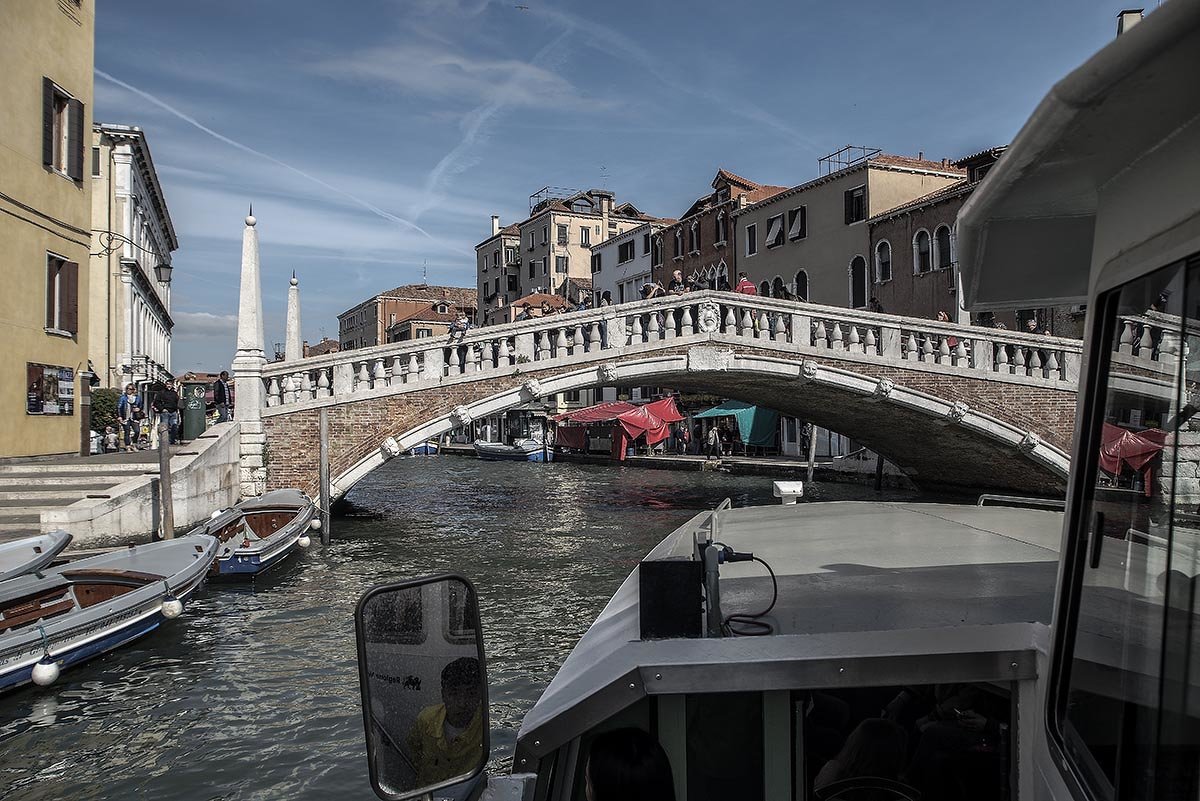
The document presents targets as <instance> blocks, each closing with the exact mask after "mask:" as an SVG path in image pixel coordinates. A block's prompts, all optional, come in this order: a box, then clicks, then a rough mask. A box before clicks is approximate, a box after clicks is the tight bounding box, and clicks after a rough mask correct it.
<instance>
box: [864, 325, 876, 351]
mask: <svg viewBox="0 0 1200 801" xmlns="http://www.w3.org/2000/svg"><path fill="white" fill-rule="evenodd" d="M863 353H866V354H867V355H869V356H878V355H879V340H878V339H876V338H875V326H871V327H870V328H868V329H867V335H866V336H865V337H864V338H863Z"/></svg>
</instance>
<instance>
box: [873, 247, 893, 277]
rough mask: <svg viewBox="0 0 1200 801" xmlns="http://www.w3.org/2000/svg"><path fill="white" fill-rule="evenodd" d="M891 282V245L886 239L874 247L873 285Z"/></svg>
mask: <svg viewBox="0 0 1200 801" xmlns="http://www.w3.org/2000/svg"><path fill="white" fill-rule="evenodd" d="M891 280H892V245H891V243H890V242H888V241H887V240H886V239H885V240H883V241H882V242H880V243H879V244H878V245H876V246H875V283H877V284H882V283H883V282H884V281H891Z"/></svg>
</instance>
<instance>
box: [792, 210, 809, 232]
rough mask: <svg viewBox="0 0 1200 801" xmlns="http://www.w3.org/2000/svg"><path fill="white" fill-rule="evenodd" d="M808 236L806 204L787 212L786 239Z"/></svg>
mask: <svg viewBox="0 0 1200 801" xmlns="http://www.w3.org/2000/svg"><path fill="white" fill-rule="evenodd" d="M806 236H808V206H801V207H800V208H798V209H792V210H791V211H789V212H788V239H803V238H804V237H806Z"/></svg>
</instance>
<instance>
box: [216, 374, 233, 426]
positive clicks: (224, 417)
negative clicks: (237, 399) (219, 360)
mask: <svg viewBox="0 0 1200 801" xmlns="http://www.w3.org/2000/svg"><path fill="white" fill-rule="evenodd" d="M213 405H215V406H216V407H217V422H218V423H227V422H229V420H230V419H231V418H232V417H233V388H232V387H230V386H229V373H228V372H227V371H225V370H222V371H221V375H219V376H218V377H217V380H216V381H214V382H213Z"/></svg>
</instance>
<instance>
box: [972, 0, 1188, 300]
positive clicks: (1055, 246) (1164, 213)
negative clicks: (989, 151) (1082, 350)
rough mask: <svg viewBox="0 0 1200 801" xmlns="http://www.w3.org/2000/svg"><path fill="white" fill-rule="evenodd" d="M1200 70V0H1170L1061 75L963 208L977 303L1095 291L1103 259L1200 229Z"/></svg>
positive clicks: (1082, 296)
mask: <svg viewBox="0 0 1200 801" xmlns="http://www.w3.org/2000/svg"><path fill="white" fill-rule="evenodd" d="M1197 75H1200V3H1195V2H1171V3H1166V4H1164V5H1163V6H1162V7H1161V8H1158V9H1156V10H1155V11H1153V12H1152V13H1150V14H1148V15H1147V16H1146V18H1145V20H1144V21H1142V22H1139V23H1138V24H1136V25H1134V26H1133V27H1131V28H1129V29H1128V30H1127V31H1126V32H1125V33H1124V34H1122V35H1121V36H1119V37H1117V38H1116V39H1115V40H1114V41H1113V42H1111V43H1110V44H1108V45H1107V46H1105V47H1104V48H1103V49H1102V50H1100V51H1099V52H1098V53H1096V55H1094V56H1093V57H1092V58H1091V59H1089V60H1088V61H1087V62H1085V63H1084V64H1083V65H1082V66H1081V67H1079V68H1078V69H1076V70H1075V71H1074V72H1072V73H1070V74H1069V75H1067V76H1066V77H1065V78H1064V79H1062V80H1061V81H1059V82H1058V83H1057V84H1055V86H1054V87H1053V88H1052V89H1051V90H1050V93H1049V94H1047V95H1046V97H1045V98H1044V99H1043V100H1042V102H1041V104H1040V105H1038V107H1037V109H1036V110H1035V111H1034V112H1033V115H1032V116H1031V117H1030V118H1029V121H1028V122H1026V124H1025V126H1024V127H1023V128H1022V129H1021V131H1020V133H1019V134H1017V137H1016V138H1015V139H1014V140H1013V143H1012V145H1011V146H1010V147H1009V148H1008V150H1007V151H1006V153H1005V154H1004V157H1003V158H1002V159H1000V161H999V162H997V164H996V166H995V167H993V168H992V170H991V171H990V172H989V173H988V175H987V177H986V178H984V180H983V183H982V184H981V185H980V187H979V188H978V189H977V190H976V191H975V192H974V193H973V194H972V196H971V197H970V198H969V199H968V201H967V202H966V203H965V204H964V205H963V208H962V210H961V211H960V212H959V215H958V233H957V241H958V259H959V269H960V271H961V274H962V281H963V285H964V290H965V293H964V294H965V304H966V306H967V307H968V308H971V309H977V310H983V309H1006V308H1028V307H1031V306H1049V305H1058V304H1068V303H1077V304H1078V303H1085V302H1087V298H1088V295H1089V289H1090V280H1091V278H1090V274H1091V271H1092V268H1093V266H1097V267H1099V266H1102V265H1105V264H1107V263H1109V262H1114V261H1120V260H1121V259H1122V258H1123V257H1125V256H1126V255H1127V254H1128V252H1129V251H1130V250H1132V249H1135V248H1137V247H1138V246H1139V245H1141V244H1143V243H1145V244H1149V243H1150V242H1151V241H1152V240H1155V239H1156V238H1158V239H1159V241H1158V242H1157V243H1156V244H1155V248H1156V250H1158V251H1169V248H1166V247H1164V243H1163V242H1162V241H1161V236H1160V235H1163V234H1164V233H1166V232H1169V231H1170V230H1171V229H1174V230H1175V232H1176V237H1175V238H1176V239H1180V240H1182V239H1186V240H1190V241H1191V242H1193V243H1194V241H1195V237H1196V229H1197V228H1198V227H1200V193H1198V192H1196V186H1197V185H1198V183H1200V159H1197V158H1196V155H1195V154H1196V151H1195V147H1196V144H1197V142H1200V81H1197V80H1196V76H1197ZM1180 233H1183V234H1184V236H1179V234H1180ZM1177 244H1178V247H1179V249H1180V250H1179V253H1178V254H1176V256H1175V257H1176V258H1181V257H1182V256H1185V255H1187V254H1188V252H1189V249H1190V247H1191V245H1189V244H1188V243H1187V242H1184V241H1180V242H1178V243H1177ZM1161 263H1164V264H1165V263H1167V262H1166V260H1163V261H1162V262H1161Z"/></svg>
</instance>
